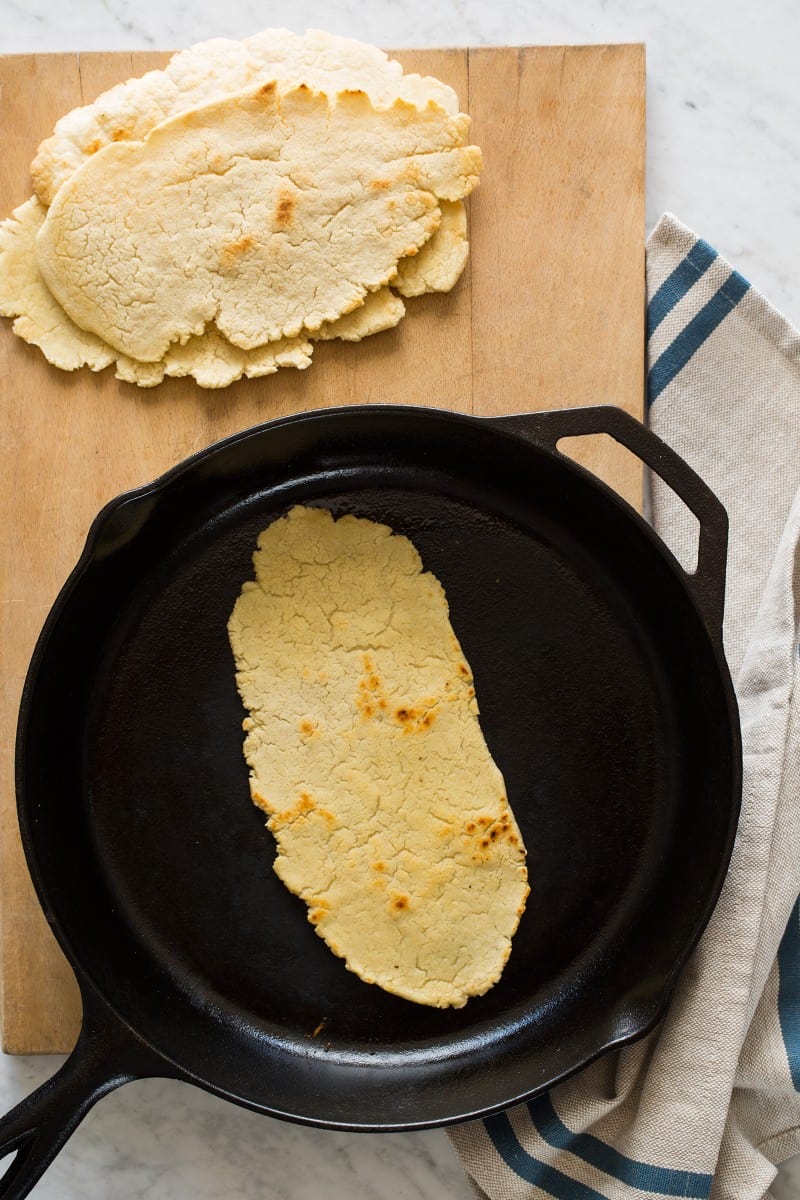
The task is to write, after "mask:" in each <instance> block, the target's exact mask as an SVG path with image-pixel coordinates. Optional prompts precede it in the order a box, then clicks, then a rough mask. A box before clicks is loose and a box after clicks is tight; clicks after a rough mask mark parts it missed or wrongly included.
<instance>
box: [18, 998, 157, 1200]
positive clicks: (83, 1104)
mask: <svg viewBox="0 0 800 1200" xmlns="http://www.w3.org/2000/svg"><path fill="white" fill-rule="evenodd" d="M84 1013H85V1015H84V1021H83V1026H82V1028H81V1034H80V1037H79V1038H78V1042H77V1045H76V1046H75V1049H74V1050H73V1051H72V1053H71V1054H70V1056H69V1058H68V1059H67V1061H66V1062H65V1063H64V1065H63V1067H61V1069H60V1070H59V1071H58V1072H57V1073H56V1074H55V1075H53V1076H52V1078H50V1079H48V1080H47V1081H46V1082H45V1083H43V1084H42V1085H41V1087H39V1088H37V1090H36V1091H35V1092H33V1093H31V1095H30V1096H28V1097H27V1098H26V1099H25V1100H23V1101H21V1103H20V1104H18V1105H17V1106H16V1108H13V1109H12V1110H11V1112H10V1113H7V1114H6V1116H4V1117H3V1118H1V1119H0V1169H1V1168H2V1166H3V1165H4V1164H3V1162H2V1160H3V1159H4V1158H5V1157H6V1156H8V1155H9V1154H13V1153H15V1152H16V1157H15V1158H14V1160H13V1161H12V1163H11V1165H10V1166H9V1167H8V1169H7V1171H6V1173H5V1175H3V1176H2V1178H0V1200H23V1197H24V1196H27V1195H28V1193H29V1192H30V1191H31V1189H32V1188H33V1187H34V1186H35V1185H36V1183H38V1181H39V1179H40V1178H41V1177H42V1175H43V1174H44V1172H45V1170H46V1169H47V1168H48V1167H49V1166H50V1163H51V1162H52V1161H53V1159H54V1158H55V1157H56V1155H57V1154H58V1152H59V1150H61V1148H62V1146H63V1145H64V1144H65V1142H66V1141H67V1140H68V1139H69V1137H70V1136H71V1134H73V1133H74V1132H75V1130H76V1129H77V1127H78V1125H79V1124H80V1122H81V1121H82V1120H83V1118H84V1117H85V1116H86V1114H87V1112H88V1111H89V1109H90V1108H91V1107H92V1106H93V1105H94V1104H95V1103H96V1102H97V1101H98V1100H99V1099H100V1098H101V1097H102V1096H105V1095H106V1093H107V1092H110V1091H112V1090H113V1089H114V1088H116V1087H119V1086H120V1085H121V1084H123V1083H128V1082H130V1081H131V1080H132V1079H139V1078H143V1077H145V1076H147V1075H157V1074H158V1075H161V1074H167V1073H168V1071H167V1070H165V1069H164V1067H165V1066H166V1064H161V1069H158V1065H157V1064H158V1063H160V1061H161V1060H157V1059H156V1056H155V1054H154V1053H153V1052H152V1051H148V1050H147V1048H146V1047H145V1046H144V1045H143V1044H142V1043H140V1042H139V1041H138V1039H136V1037H135V1035H134V1034H132V1033H130V1032H129V1031H128V1030H127V1029H126V1028H125V1027H124V1026H122V1025H121V1024H120V1023H119V1022H118V1021H117V1020H116V1018H112V1017H110V1016H109V1015H106V1014H105V1013H100V1014H99V1019H98V1015H95V1014H90V1012H89V1011H88V1010H87V1009H86V1008H85V1009H84Z"/></svg>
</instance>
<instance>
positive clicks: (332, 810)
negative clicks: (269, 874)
mask: <svg viewBox="0 0 800 1200" xmlns="http://www.w3.org/2000/svg"><path fill="white" fill-rule="evenodd" d="M253 563H254V567H255V579H254V580H248V581H247V582H245V583H244V584H243V587H242V591H241V594H240V596H239V598H238V600H237V601H236V604H235V606H234V609H233V612H232V613H231V617H230V620H229V624H228V632H229V637H230V642H231V647H232V650H233V655H234V658H235V662H236V682H237V687H238V689H239V693H240V695H241V698H242V700H243V702H244V705H245V707H246V709H247V710H248V713H249V716H248V717H247V718H246V719H245V721H244V728H245V730H246V737H245V741H244V754H245V758H246V760H247V763H248V764H249V767H250V790H251V795H252V799H253V801H254V802H255V803H256V804H257V805H258V806H259V807H260V808H262V809H263V810H264V811H265V812H266V813H267V815H268V820H267V825H268V827H269V829H270V830H271V831H272V833H273V834H274V836H275V839H276V842H277V847H278V854H277V858H276V860H275V871H276V873H277V875H278V876H279V877H280V879H281V880H282V881H283V883H284V884H285V885H286V886H287V887H288V888H289V889H290V890H291V891H292V892H294V893H295V894H297V895H298V896H300V897H301V898H302V899H303V900H304V901H305V903H306V905H307V906H308V919H309V921H310V922H311V923H312V924H313V925H314V927H315V929H316V932H317V933H318V934H319V935H320V936H321V937H322V938H323V939H324V940H325V942H326V943H327V944H328V946H329V947H330V949H331V950H332V951H333V952H334V953H335V954H337V955H339V956H341V957H342V958H344V960H345V962H346V965H347V967H348V968H349V969H350V970H351V971H353V972H355V973H356V974H357V975H358V976H359V977H360V978H361V979H363V980H364V981H365V982H366V983H374V984H377V985H378V986H380V987H382V988H384V989H385V990H386V991H388V992H392V993H394V994H396V995H398V996H402V997H404V998H405V999H407V1000H411V1001H415V1002H416V1003H418V1004H426V1005H432V1006H434V1007H438V1008H445V1007H449V1006H452V1007H456V1008H460V1007H462V1006H463V1005H464V1004H465V1003H466V1002H467V1000H468V998H469V997H470V996H477V995H482V994H483V993H484V992H486V991H487V990H488V989H489V988H490V987H492V985H493V984H495V983H496V982H497V980H498V979H499V978H500V975H501V973H502V971H503V968H504V965H505V963H506V961H507V959H508V956H509V953H510V950H511V938H512V936H513V934H514V932H515V930H516V928H517V925H518V923H519V919H520V916H521V914H522V912H523V909H524V906H525V900H526V897H527V895H528V882H527V872H526V867H525V848H524V845H523V842H522V837H521V834H520V831H519V829H518V827H517V824H516V821H515V820H514V816H513V813H512V811H511V808H510V806H509V803H508V800H507V797H506V790H505V784H504V782H503V777H502V775H501V773H500V770H499V769H498V767H497V766H496V765H495V763H494V761H493V760H492V758H491V755H490V753H489V750H488V748H487V746H486V742H485V741H484V738H483V734H482V732H481V728H480V725H479V723H478V705H477V701H476V699H475V689H474V685H473V681H472V674H471V671H470V668H469V665H468V664H467V662H466V660H465V658H464V654H463V651H462V649H461V646H460V644H459V642H458V639H457V637H456V635H455V633H454V631H453V629H452V626H451V624H450V619H449V610H448V604H447V599H446V597H445V594H444V590H443V588H442V586H441V584H440V583H439V581H438V580H437V579H436V578H435V577H434V576H433V575H432V574H430V573H429V572H426V571H424V570H423V567H422V562H421V560H420V557H419V554H418V553H417V551H416V549H415V548H414V546H413V545H412V543H411V542H410V541H409V540H408V538H405V537H402V536H400V535H397V534H394V533H393V532H392V530H391V529H389V528H388V527H387V526H385V525H380V524H377V523H375V522H373V521H369V520H365V519H363V518H358V517H353V516H344V517H341V518H340V519H339V520H334V518H333V516H332V515H331V514H330V513H329V512H328V511H326V510H325V509H312V508H303V507H295V508H293V509H292V510H291V511H290V512H289V514H288V515H287V516H286V517H283V518H281V519H279V520H277V521H275V522H274V523H273V524H272V525H270V526H269V527H268V528H267V529H265V530H264V531H263V532H262V534H261V535H260V537H259V539H258V546H257V549H256V552H255V554H254V556H253Z"/></svg>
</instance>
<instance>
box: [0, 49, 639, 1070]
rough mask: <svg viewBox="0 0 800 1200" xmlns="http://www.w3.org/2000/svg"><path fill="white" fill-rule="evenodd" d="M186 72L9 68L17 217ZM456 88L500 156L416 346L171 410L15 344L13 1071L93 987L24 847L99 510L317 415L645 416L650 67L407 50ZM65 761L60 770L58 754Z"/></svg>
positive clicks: (9, 570) (9, 670)
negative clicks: (111, 92)
mask: <svg viewBox="0 0 800 1200" xmlns="http://www.w3.org/2000/svg"><path fill="white" fill-rule="evenodd" d="M167 57H168V56H167V55H165V54H81V55H80V56H77V55H75V54H47V55H44V54H42V55H16V56H13V57H7V58H5V59H0V126H2V129H3V130H4V157H3V169H2V175H1V176H0V215H6V214H7V213H9V212H10V211H11V209H12V208H14V207H15V206H16V205H17V204H20V203H21V202H22V201H24V200H25V199H27V197H28V196H29V195H30V194H31V187H30V178H29V165H30V161H31V158H32V157H33V154H34V151H35V149H36V147H37V145H38V143H39V141H40V140H41V139H42V138H44V137H45V136H47V134H48V133H49V132H50V131H51V129H52V126H53V123H54V122H55V121H56V119H57V118H58V117H59V116H61V115H62V114H63V113H65V112H67V111H68V110H69V109H72V108H74V107H75V106H77V105H79V104H81V103H88V102H89V101H90V100H92V99H93V98H94V97H95V96H96V95H97V94H98V93H99V92H101V91H103V90H105V89H106V88H108V87H110V86H111V85H113V84H115V83H118V82H119V81H120V80H123V79H125V78H127V77H128V76H130V75H138V74H141V73H143V72H144V71H146V70H150V69H152V68H154V67H158V66H162V65H163V63H164V62H165V61H166V59H167ZM396 57H397V58H398V59H399V60H400V61H401V62H402V63H403V66H404V67H405V68H406V69H407V70H414V71H420V72H422V73H424V74H432V75H437V76H439V77H440V78H441V79H443V80H445V81H446V82H447V83H449V84H451V85H452V86H453V87H454V88H455V89H456V91H457V92H458V94H459V97H460V98H461V102H462V106H463V107H464V108H465V109H466V111H468V112H469V113H471V115H472V118H473V128H472V132H473V139H474V140H475V141H476V142H477V143H478V144H479V145H480V146H481V147H482V149H483V152H484V160H485V167H484V173H483V178H482V182H481V186H480V188H479V189H478V191H477V192H476V193H475V195H474V196H473V197H472V199H471V202H470V210H471V211H470V242H471V256H470V263H469V266H468V268H467V270H466V272H465V274H464V276H463V277H462V279H461V281H460V282H459V284H458V285H457V287H456V288H455V290H454V291H453V292H451V293H450V294H449V295H446V296H426V297H421V298H420V299H417V300H412V301H410V302H409V303H408V314H407V316H406V318H405V320H403V321H402V322H401V324H400V325H399V326H398V327H397V328H396V329H394V330H391V331H389V332H387V333H383V334H380V335H378V336H376V337H373V338H372V339H369V340H367V341H364V342H362V343H360V344H357V345H353V344H344V343H337V342H329V343H324V344H319V345H318V348H317V349H316V350H315V353H314V363H313V366H312V367H311V368H310V369H309V370H308V371H305V372H296V371H292V370H285V371H283V372H281V373H279V374H278V375H274V376H271V377H269V378H266V379H261V380H256V381H245V382H240V383H237V384H234V385H233V386H232V387H230V388H228V389H226V390H225V391H222V392H203V391H201V390H199V389H197V388H196V387H195V386H194V385H193V384H192V383H191V382H189V381H186V380H169V381H167V382H166V383H165V384H163V385H162V386H161V387H160V388H158V389H155V390H154V391H141V390H139V389H137V388H134V387H131V386H129V385H126V384H122V383H119V382H117V381H116V380H115V379H114V378H113V374H112V372H111V371H105V372H103V373H102V374H99V375H92V374H91V373H90V372H88V371H81V372H76V373H75V374H72V375H69V374H65V373H62V372H60V371H57V370H55V369H54V368H52V367H50V366H48V364H47V363H46V362H45V361H44V359H43V357H42V356H41V354H40V353H39V351H38V350H36V349H34V348H32V347H30V346H27V345H25V344H24V343H22V342H21V341H19V339H17V338H16V337H14V336H13V335H12V334H11V331H10V323H9V322H8V321H3V322H2V327H0V355H2V374H1V375H0V378H2V380H3V383H2V391H3V397H2V426H1V427H2V447H1V450H0V504H1V505H2V508H1V509H0V515H1V516H2V529H3V574H2V580H0V587H1V588H2V592H1V593H0V599H2V605H1V606H0V607H1V609H2V632H1V633H0V639H1V640H0V656H1V657H0V661H2V670H3V689H2V701H1V703H2V710H1V711H0V720H1V721H2V724H1V725H0V731H1V733H2V738H1V740H0V745H2V777H1V778H0V954H1V958H0V1015H1V1017H2V1046H3V1049H4V1050H6V1051H8V1052H11V1053H20V1054H21V1053H29V1052H36V1051H66V1050H68V1049H69V1048H70V1047H71V1045H72V1044H73V1042H74V1040H75V1037H76V1034H77V1030H78V1025H79V1020H80V1003H79V997H78V992H77V988H76V986H75V982H74V980H73V978H72V975H71V972H70V970H69V968H68V966H67V964H66V962H65V961H64V959H63V957H62V955H61V953H60V951H59V949H58V948H57V946H56V944H55V941H54V940H53V937H52V935H51V933H50V931H49V929H48V927H47V924H46V922H45V920H44V918H43V916H42V914H41V911H40V909H39V906H38V903H37V901H36V898H35V896H34V892H33V889H32V886H31V883H30V880H29V877H28V873H27V870H26V867H25V862H24V858H23V855H22V851H21V848H20V844H19V834H18V830H17V824H16V814H15V806H14V790H13V744H14V729H15V724H16V715H17V707H18V703H19V695H20V689H21V686H22V681H23V678H24V674H25V670H26V668H27V664H28V660H29V657H30V653H31V650H32V648H33V645H34V642H35V639H36V636H37V634H38V632H39V629H40V627H41V625H42V622H43V620H44V618H45V615H46V613H47V610H48V608H49V606H50V604H51V602H52V601H53V599H54V597H55V595H56V593H57V591H58V589H59V587H60V586H61V584H62V583H63V581H64V579H65V578H66V576H67V574H68V573H69V571H70V569H71V567H72V566H73V565H74V563H75V561H76V559H77V557H78V555H79V552H80V549H81V546H82V544H83V540H84V537H85V535H86V531H87V529H88V527H89V524H90V522H91V519H92V517H93V516H94V514H95V513H96V511H97V510H98V509H99V508H100V507H101V506H102V505H103V504H104V503H105V502H106V501H107V500H108V499H109V498H110V497H112V496H113V495H115V494H116V493H117V492H119V491H121V490H123V489H126V488H130V487H134V486H138V485H139V484H142V483H144V482H146V481H147V480H149V479H151V478H152V477H153V476H155V475H158V474H160V473H161V472H162V471H164V470H165V469H166V468H167V467H169V466H171V465H172V464H174V463H175V462H177V461H178V460H179V459H181V458H184V457H185V456H186V455H187V454H191V453H193V452H194V451H196V450H199V449H201V448H202V447H203V446H206V445H207V444H208V443H210V442H213V441H216V440H217V439H219V438H221V437H224V436H226V435H227V434H229V433H232V432H233V431H235V430H238V429H243V428H246V427H247V426H249V425H253V424H256V423H258V422H261V421H264V420H268V419H269V418H271V417H276V416H281V415H283V414H285V413H289V412H293V411H296V410H300V409H309V408H318V407H321V406H327V405H335V404H350V403H373V402H374V403H377V402H393V403H402V404H430V405H436V406H439V407H443V408H450V409H459V410H462V411H464V412H474V413H477V414H484V415H488V414H497V413H507V412H517V411H525V410H530V409H543V408H553V407H563V406H570V405H582V404H595V403H600V402H604V403H605V402H611V403H615V404H619V405H622V406H623V407H624V408H626V409H627V410H628V411H629V412H631V413H633V414H635V415H637V416H639V415H641V411H642V398H643V374H644V98H645V72H644V47H643V46H640V45H619V46H570V47H555V46H553V47H526V48H521V49H480V50H445V51H413V52H411V51H403V52H401V53H398V54H397V55H396ZM575 454H576V457H579V458H580V460H581V461H582V462H584V463H585V465H587V466H589V467H591V468H592V469H594V470H595V471H596V472H597V473H598V474H600V475H602V476H603V477H604V478H605V479H606V480H607V481H608V482H611V483H612V484H613V485H614V486H616V487H617V489H618V490H619V491H620V492H622V493H623V494H624V495H625V496H626V497H627V498H628V499H630V500H631V501H632V502H633V503H635V504H638V503H639V497H640V493H641V475H640V471H639V469H638V467H637V465H636V464H635V463H634V462H633V461H632V460H631V459H629V458H628V457H626V455H625V454H624V453H622V452H619V450H618V448H615V447H614V444H613V443H611V442H610V440H607V441H603V440H602V439H593V440H587V442H586V444H581V445H579V446H578V447H577V449H576V451H575ZM43 752H46V750H44V748H43Z"/></svg>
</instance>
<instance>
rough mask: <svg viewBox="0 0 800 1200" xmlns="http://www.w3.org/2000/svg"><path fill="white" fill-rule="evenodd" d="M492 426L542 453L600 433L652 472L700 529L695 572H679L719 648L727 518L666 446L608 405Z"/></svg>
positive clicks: (500, 420) (502, 420) (525, 417)
mask: <svg viewBox="0 0 800 1200" xmlns="http://www.w3.org/2000/svg"><path fill="white" fill-rule="evenodd" d="M492 424H493V425H496V426H498V427H499V428H502V429H506V430H508V431H509V432H510V433H516V434H521V435H522V436H523V437H525V438H528V439H529V440H530V441H532V442H534V443H535V444H536V445H537V446H541V447H542V448H543V449H546V450H554V451H557V449H558V442H559V441H560V440H561V439H562V438H568V437H582V436H584V435H587V434H593V433H606V434H608V435H609V436H610V437H612V438H614V440H615V441H617V442H619V443H620V444H621V445H623V446H625V447H626V448H627V449H628V450H630V451H631V453H632V454H635V455H636V457H637V458H638V459H640V460H641V461H642V462H643V463H644V464H645V466H647V467H649V468H650V470H651V471H654V472H655V474H656V475H658V476H659V478H660V479H662V480H663V481H664V483H665V484H666V485H667V486H668V487H670V488H671V489H672V491H673V492H675V494H676V496H678V498H679V499H680V500H682V501H683V503H684V504H685V505H686V507H687V508H689V509H690V510H691V511H692V512H693V513H694V515H695V516H696V517H697V520H698V521H699V523H700V535H699V541H698V548H697V567H696V568H695V570H694V571H693V572H690V571H684V575H685V576H686V578H687V580H688V583H689V586H690V588H691V591H692V594H693V596H694V598H695V600H696V602H697V604H698V607H699V608H700V611H701V613H702V614H703V616H704V617H705V620H706V624H707V626H708V629H709V632H710V633H711V636H712V638H713V639H714V641H715V642H716V643H717V645H719V646H721V645H722V617H723V613H724V609H725V569H726V563H727V554H728V514H727V512H726V511H725V508H724V507H723V505H722V503H721V502H720V501H719V500H718V499H717V497H716V496H715V495H714V493H713V492H712V491H711V489H710V488H709V487H708V485H707V484H705V483H704V482H703V480H702V479H701V478H700V476H699V475H698V474H697V473H696V472H695V471H693V470H692V468H691V467H690V466H689V464H688V463H686V462H684V460H683V459H682V458H681V457H680V456H679V455H677V454H676V453H675V451H674V450H672V449H671V448H670V447H669V446H668V445H667V444H666V442H662V440H661V438H659V437H657V436H656V434H654V433H652V432H651V431H650V430H649V429H648V428H647V426H646V425H643V424H642V423H641V422H640V421H637V420H636V418H635V417H632V416H631V415H630V413H627V412H625V410H624V409H622V408H618V407H617V406H616V405H613V404H599V405H596V406H594V407H590V408H565V409H554V410H551V411H549V412H541V413H522V414H520V415H518V416H517V415H515V416H509V417H499V418H494V419H492Z"/></svg>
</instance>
